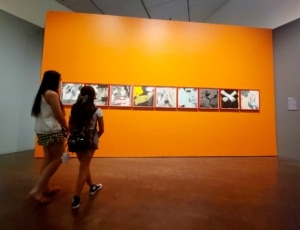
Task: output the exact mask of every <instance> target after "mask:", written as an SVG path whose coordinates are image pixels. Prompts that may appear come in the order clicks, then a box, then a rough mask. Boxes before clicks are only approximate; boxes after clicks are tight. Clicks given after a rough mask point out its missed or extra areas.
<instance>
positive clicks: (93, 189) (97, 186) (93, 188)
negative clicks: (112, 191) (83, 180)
mask: <svg viewBox="0 0 300 230" xmlns="http://www.w3.org/2000/svg"><path fill="white" fill-rule="evenodd" d="M101 188H102V184H93V185H92V186H91V187H90V195H94V194H95V193H96V192H98V191H99V190H100V189H101Z"/></svg>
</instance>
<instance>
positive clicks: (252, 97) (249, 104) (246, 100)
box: [240, 89, 259, 110]
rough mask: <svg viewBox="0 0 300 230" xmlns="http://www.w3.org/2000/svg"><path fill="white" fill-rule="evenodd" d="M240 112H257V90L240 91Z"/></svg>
mask: <svg viewBox="0 0 300 230" xmlns="http://www.w3.org/2000/svg"><path fill="white" fill-rule="evenodd" d="M240 95H241V97H240V98H241V110H259V90H246V89H243V90H240Z"/></svg>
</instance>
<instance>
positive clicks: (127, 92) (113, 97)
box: [109, 85, 132, 107]
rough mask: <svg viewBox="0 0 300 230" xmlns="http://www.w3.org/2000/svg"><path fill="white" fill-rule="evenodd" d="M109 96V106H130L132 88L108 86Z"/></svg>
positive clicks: (128, 86) (127, 86)
mask: <svg viewBox="0 0 300 230" xmlns="http://www.w3.org/2000/svg"><path fill="white" fill-rule="evenodd" d="M109 94H110V96H109V106H121V107H130V106H131V95H132V86H130V85H110V88H109Z"/></svg>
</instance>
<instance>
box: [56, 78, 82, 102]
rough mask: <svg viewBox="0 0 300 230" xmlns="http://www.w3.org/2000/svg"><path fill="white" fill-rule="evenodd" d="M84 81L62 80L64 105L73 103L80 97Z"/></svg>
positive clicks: (62, 100)
mask: <svg viewBox="0 0 300 230" xmlns="http://www.w3.org/2000/svg"><path fill="white" fill-rule="evenodd" d="M83 86H85V84H84V83H74V82H62V83H61V102H62V104H63V105H69V106H71V105H73V104H74V103H75V102H76V101H77V98H78V95H79V93H80V90H81V88H82V87H83Z"/></svg>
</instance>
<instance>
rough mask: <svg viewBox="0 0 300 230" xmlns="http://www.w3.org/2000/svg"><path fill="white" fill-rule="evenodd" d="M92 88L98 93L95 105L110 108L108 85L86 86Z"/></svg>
mask: <svg viewBox="0 0 300 230" xmlns="http://www.w3.org/2000/svg"><path fill="white" fill-rule="evenodd" d="M86 85H89V86H92V87H93V88H94V90H95V93H96V98H95V100H94V103H95V105H96V106H108V85H106V84H86Z"/></svg>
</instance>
